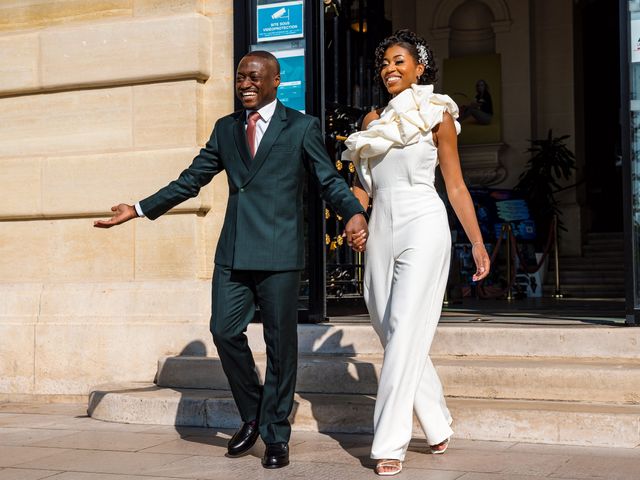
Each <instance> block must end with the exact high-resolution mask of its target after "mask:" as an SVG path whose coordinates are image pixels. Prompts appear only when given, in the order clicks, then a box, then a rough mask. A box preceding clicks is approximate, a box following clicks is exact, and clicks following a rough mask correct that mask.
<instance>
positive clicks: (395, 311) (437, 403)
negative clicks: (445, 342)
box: [364, 217, 453, 460]
mask: <svg viewBox="0 0 640 480" xmlns="http://www.w3.org/2000/svg"><path fill="white" fill-rule="evenodd" d="M445 219H446V217H445ZM429 223H430V224H431V226H432V227H436V228H435V229H433V228H432V229H430V230H431V232H430V233H431V234H430V235H425V236H422V235H420V236H416V235H413V234H415V230H414V231H413V232H412V233H413V234H412V235H403V232H401V231H400V232H398V231H396V232H394V234H391V235H376V237H375V239H374V236H373V235H372V237H371V239H370V243H369V244H368V245H367V267H366V268H367V272H366V274H365V289H364V293H365V300H366V302H367V307H368V309H369V313H370V315H371V322H372V324H373V327H374V329H375V330H376V332H377V333H378V335H379V337H380V340H381V342H382V344H383V346H384V361H383V365H382V372H381V374H380V382H379V385H378V394H377V399H376V406H375V414H374V432H375V433H374V440H373V445H372V449H371V458H374V459H383V458H386V459H399V460H404V457H405V454H406V452H407V448H408V447H409V442H410V441H411V433H412V429H413V428H412V427H413V413H414V411H415V414H416V416H417V418H418V421H419V422H420V425H421V427H422V429H423V431H424V433H425V435H426V437H427V442H428V443H429V445H435V444H438V443H440V442H442V441H444V440H446V439H447V438H449V437H450V436H451V435H452V433H453V430H451V427H450V424H451V421H452V419H451V415H450V413H449V410H448V408H447V406H446V402H445V399H444V395H443V390H442V384H441V383H440V379H439V378H438V374H437V373H436V370H435V368H434V366H433V364H432V363H431V359H430V358H429V349H430V348H431V343H432V341H433V337H434V334H435V331H436V326H437V324H438V321H439V319H440V314H441V310H442V300H443V297H444V291H445V288H446V284H447V278H448V274H449V261H450V256H451V243H450V237H449V231H448V228H447V225H446V223H445V222H436V223H441V225H433V223H432V222H429ZM415 227H416V225H415V224H414V225H413V228H415ZM418 230H420V229H418ZM407 233H408V232H407ZM396 234H398V235H396ZM402 237H404V238H405V239H407V238H408V240H409V241H408V244H407V245H401V243H403V242H402ZM399 246H401V248H398V247H399ZM394 250H396V251H395V252H394ZM398 250H399V253H396V252H397V251H398Z"/></svg>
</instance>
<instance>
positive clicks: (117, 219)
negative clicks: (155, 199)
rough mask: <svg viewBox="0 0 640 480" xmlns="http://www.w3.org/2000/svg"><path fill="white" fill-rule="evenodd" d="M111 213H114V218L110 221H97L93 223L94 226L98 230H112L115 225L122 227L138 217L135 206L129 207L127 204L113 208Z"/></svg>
mask: <svg viewBox="0 0 640 480" xmlns="http://www.w3.org/2000/svg"><path fill="white" fill-rule="evenodd" d="M111 211H112V212H113V216H112V217H111V218H110V219H109V220H96V221H95V222H93V226H94V227H97V228H111V227H113V226H114V225H120V224H121V223H124V222H127V221H129V220H131V219H132V218H136V217H137V216H138V213H137V212H136V209H135V207H134V206H133V205H127V204H126V203H121V204H120V205H115V206H113V207H111Z"/></svg>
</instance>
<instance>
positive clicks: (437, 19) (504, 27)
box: [432, 0, 511, 38]
mask: <svg viewBox="0 0 640 480" xmlns="http://www.w3.org/2000/svg"><path fill="white" fill-rule="evenodd" d="M465 1H466V0H441V2H440V3H439V4H438V6H437V7H436V10H435V14H434V16H433V26H432V31H433V34H434V36H435V37H436V38H446V37H447V36H448V35H449V29H450V26H449V20H450V19H451V15H452V14H453V12H454V11H455V9H456V8H458V7H459V6H460V5H462V4H463V3H464V2H465ZM480 1H481V2H482V3H484V4H485V5H486V6H487V7H489V9H490V10H491V13H493V23H492V24H491V26H492V27H493V30H494V32H495V33H506V32H508V31H509V30H510V29H511V14H510V13H509V7H508V6H507V2H505V0H480Z"/></svg>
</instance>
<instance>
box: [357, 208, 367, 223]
mask: <svg viewBox="0 0 640 480" xmlns="http://www.w3.org/2000/svg"><path fill="white" fill-rule="evenodd" d="M358 214H360V215H362V216H363V217H364V219H365V220H366V221H367V223H369V214H368V213H367V211H366V210H360V211H359V212H358V213H356V215H358Z"/></svg>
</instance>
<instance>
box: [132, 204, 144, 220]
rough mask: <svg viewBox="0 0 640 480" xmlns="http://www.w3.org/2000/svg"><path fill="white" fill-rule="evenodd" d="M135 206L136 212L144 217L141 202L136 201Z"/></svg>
mask: <svg viewBox="0 0 640 480" xmlns="http://www.w3.org/2000/svg"><path fill="white" fill-rule="evenodd" d="M134 208H135V209H136V213H137V214H138V216H139V217H141V218H142V217H144V212H143V211H142V207H141V206H140V202H136V204H135V205H134Z"/></svg>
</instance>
